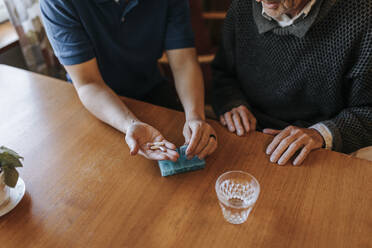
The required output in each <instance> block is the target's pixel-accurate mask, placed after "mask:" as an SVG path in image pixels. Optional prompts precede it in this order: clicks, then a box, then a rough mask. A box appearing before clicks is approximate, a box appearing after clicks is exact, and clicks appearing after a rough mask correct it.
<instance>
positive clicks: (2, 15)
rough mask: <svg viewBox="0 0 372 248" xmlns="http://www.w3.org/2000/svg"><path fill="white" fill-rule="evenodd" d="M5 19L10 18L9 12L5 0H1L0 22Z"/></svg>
mask: <svg viewBox="0 0 372 248" xmlns="http://www.w3.org/2000/svg"><path fill="white" fill-rule="evenodd" d="M5 20H8V12H7V11H6V7H5V4H4V2H3V0H0V23H1V22H3V21H5Z"/></svg>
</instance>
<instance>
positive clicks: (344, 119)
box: [264, 20, 372, 165]
mask: <svg viewBox="0 0 372 248" xmlns="http://www.w3.org/2000/svg"><path fill="white" fill-rule="evenodd" d="M370 21H371V20H369V22H368V21H367V22H365V23H366V24H367V25H366V26H367V27H366V29H365V30H362V29H361V37H363V39H362V40H361V43H360V44H359V46H358V47H359V50H358V51H355V53H354V54H358V55H359V56H358V57H357V59H356V60H355V63H354V65H353V66H352V67H351V69H350V71H349V73H348V74H347V75H346V78H345V80H344V82H346V83H345V84H344V85H343V87H344V88H343V94H344V95H343V98H344V106H343V109H342V110H341V111H340V113H338V114H337V115H336V116H335V117H334V118H332V119H329V120H325V121H322V122H320V123H318V124H317V125H314V126H312V127H310V128H309V129H304V128H298V127H292V126H290V127H287V128H286V129H284V130H282V131H279V130H271V129H266V130H264V132H265V133H267V134H271V135H276V137H275V138H274V140H273V141H272V143H271V144H270V145H269V146H268V148H267V150H266V152H267V154H268V155H270V156H271V157H270V160H271V162H274V163H278V164H280V165H284V164H286V163H287V162H288V161H289V159H290V158H291V157H292V156H294V155H295V153H296V152H297V151H298V150H301V152H300V153H299V155H298V156H297V157H296V158H295V160H294V162H293V163H294V165H298V164H301V163H302V162H303V161H304V159H305V158H306V157H307V156H308V155H309V153H310V152H311V151H312V150H315V149H318V148H321V147H322V146H323V147H324V145H325V147H326V148H327V147H329V148H332V149H333V150H335V151H339V152H345V153H351V152H353V151H355V150H358V149H360V148H362V147H366V146H370V145H372V87H371V82H372V55H371V52H370V47H371V45H370V41H371V39H372V30H371V27H370V26H368V25H369V23H371V22H370ZM340 83H341V82H340ZM322 126H324V128H323V127H322ZM315 129H316V130H317V131H316V130H315ZM322 129H323V130H322ZM329 133H330V134H329ZM330 137H331V138H330ZM327 143H328V144H327ZM329 143H331V144H329Z"/></svg>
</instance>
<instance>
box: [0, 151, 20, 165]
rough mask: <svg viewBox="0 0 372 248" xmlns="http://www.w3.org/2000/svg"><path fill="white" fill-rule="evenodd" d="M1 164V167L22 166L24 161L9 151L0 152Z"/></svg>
mask: <svg viewBox="0 0 372 248" xmlns="http://www.w3.org/2000/svg"><path fill="white" fill-rule="evenodd" d="M0 164H1V167H5V166H7V167H14V168H15V167H22V163H21V161H20V160H19V158H18V157H14V156H13V155H12V154H9V153H7V152H4V153H0Z"/></svg>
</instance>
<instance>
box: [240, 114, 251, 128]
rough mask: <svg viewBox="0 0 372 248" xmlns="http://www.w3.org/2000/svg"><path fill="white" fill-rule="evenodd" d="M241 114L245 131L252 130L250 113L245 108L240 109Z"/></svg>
mask: <svg viewBox="0 0 372 248" xmlns="http://www.w3.org/2000/svg"><path fill="white" fill-rule="evenodd" d="M239 115H240V118H241V119H242V121H243V125H244V128H245V131H246V132H247V133H248V132H249V131H250V124H249V119H248V114H247V112H245V111H244V110H242V109H240V110H239Z"/></svg>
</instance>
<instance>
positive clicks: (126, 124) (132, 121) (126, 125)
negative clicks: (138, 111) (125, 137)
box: [121, 118, 142, 133]
mask: <svg viewBox="0 0 372 248" xmlns="http://www.w3.org/2000/svg"><path fill="white" fill-rule="evenodd" d="M138 123H142V121H140V120H139V119H137V118H131V119H128V120H126V121H125V122H124V125H123V127H122V129H121V131H122V132H123V133H127V132H128V129H129V128H130V127H131V126H132V125H135V124H138Z"/></svg>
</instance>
